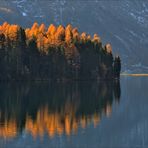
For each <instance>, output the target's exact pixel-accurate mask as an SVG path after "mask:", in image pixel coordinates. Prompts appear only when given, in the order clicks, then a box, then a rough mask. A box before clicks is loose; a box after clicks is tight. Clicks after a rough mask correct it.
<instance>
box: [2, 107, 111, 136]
mask: <svg viewBox="0 0 148 148" xmlns="http://www.w3.org/2000/svg"><path fill="white" fill-rule="evenodd" d="M103 110H104V109H103ZM111 112H112V106H111V105H109V104H108V105H107V106H106V108H105V113H106V116H107V117H109V116H111ZM100 120H101V116H100V114H98V113H94V114H93V115H92V116H85V115H83V116H79V117H76V116H75V113H74V112H73V111H71V112H69V114H65V113H57V112H55V113H50V112H49V111H48V108H47V107H45V108H42V109H39V110H38V112H37V116H36V120H35V121H34V120H33V119H32V118H31V117H30V116H28V115H26V122H25V131H26V132H28V133H30V134H31V135H32V136H33V137H34V138H36V137H37V136H40V137H43V136H44V134H45V133H48V135H49V137H53V136H54V135H56V134H58V135H62V134H64V133H65V134H66V135H67V136H69V135H71V134H76V133H77V131H78V127H81V128H83V129H85V128H86V127H87V126H88V125H89V124H91V123H93V124H94V127H96V126H97V125H98V124H99V123H100ZM18 132H19V129H18V128H17V121H16V120H15V119H10V120H9V121H7V120H5V122H4V124H3V125H2V124H1V125H0V137H3V138H14V137H16V136H17V134H18Z"/></svg>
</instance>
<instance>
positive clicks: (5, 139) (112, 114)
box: [0, 77, 148, 148]
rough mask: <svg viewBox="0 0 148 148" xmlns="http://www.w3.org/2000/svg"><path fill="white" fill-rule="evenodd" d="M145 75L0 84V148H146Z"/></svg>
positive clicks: (147, 79) (147, 81)
mask: <svg viewBox="0 0 148 148" xmlns="http://www.w3.org/2000/svg"><path fill="white" fill-rule="evenodd" d="M147 88H148V77H121V80H120V82H117V81H116V82H110V81H109V82H104V81H102V82H98V83H96V82H79V83H78V82H77V83H48V82H44V83H43V82H42V83H41V82H36V83H23V84H22V83H17V84H16V83H13V84H12V83H11V84H10V83H9V84H8V83H7V84H6V83H1V84H0V94H1V95H0V147H2V148H12V147H14V148H26V147H27V148H32V147H33V148H39V147H44V148H46V147H55V148H56V147H61V148H68V147H74V148H75V147H94V148H97V147H102V148H108V147H111V148H116V147H117V148H118V147H120V148H122V147H123V148H125V147H126V148H128V147H129V148H131V147H133V148H135V147H138V148H141V147H143V148H147V147H148V116H147V113H148V91H147Z"/></svg>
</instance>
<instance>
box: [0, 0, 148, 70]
mask: <svg viewBox="0 0 148 148" xmlns="http://www.w3.org/2000/svg"><path fill="white" fill-rule="evenodd" d="M4 21H8V22H9V23H17V24H20V25H22V26H24V27H30V26H31V25H32V23H33V22H34V21H37V22H39V23H42V22H43V23H45V24H47V25H49V24H50V23H54V24H56V25H59V24H63V25H66V24H68V23H71V24H72V25H73V26H77V27H78V28H79V29H80V31H81V32H83V31H85V32H88V33H90V34H93V33H95V32H97V33H98V34H99V35H100V36H101V38H102V41H103V44H105V43H107V42H110V43H111V44H112V46H113V50H114V53H115V54H116V53H117V54H119V55H120V56H121V58H122V65H123V69H122V71H128V72H148V59H147V55H148V1H147V0H0V23H2V22H4Z"/></svg>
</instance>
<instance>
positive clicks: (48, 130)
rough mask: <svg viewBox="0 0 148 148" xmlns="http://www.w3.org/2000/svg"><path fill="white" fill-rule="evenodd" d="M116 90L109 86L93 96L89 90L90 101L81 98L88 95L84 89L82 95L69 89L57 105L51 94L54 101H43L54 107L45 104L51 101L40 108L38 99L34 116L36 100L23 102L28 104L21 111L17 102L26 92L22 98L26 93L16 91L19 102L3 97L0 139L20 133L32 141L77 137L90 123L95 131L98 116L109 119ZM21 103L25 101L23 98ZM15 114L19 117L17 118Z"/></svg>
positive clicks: (21, 105)
mask: <svg viewBox="0 0 148 148" xmlns="http://www.w3.org/2000/svg"><path fill="white" fill-rule="evenodd" d="M103 85H104V84H103ZM118 85H119V84H118ZM101 86H102V85H101ZM88 87H89V86H88ZM118 87H119V86H116V87H115V89H113V88H112V85H111V86H103V88H104V89H102V90H101V89H100V90H99V93H96V94H95V93H94V92H96V91H93V92H92V93H91V92H90V93H91V95H90V98H85V97H87V96H88V95H89V92H88V94H86V95H87V96H85V95H84V94H85V93H87V92H86V91H84V90H85V89H84V90H83V91H82V92H79V91H75V89H74V91H73V90H72V92H71V93H69V91H68V94H67V95H66V97H67V98H66V99H65V100H62V102H61V104H59V106H58V105H57V104H58V103H59V101H60V100H57V102H56V103H55V102H54V101H55V98H56V97H55V95H53V96H54V97H55V98H53V99H49V98H48V99H47V100H52V101H53V102H54V105H52V106H51V107H49V105H50V104H52V103H53V102H50V103H49V102H48V103H47V102H45V103H43V104H44V105H43V104H42V105H41V103H40V100H42V101H41V102H43V99H39V100H38V101H39V106H37V110H36V111H35V115H33V114H34V113H33V112H34V108H33V107H34V104H35V103H36V101H37V99H36V100H34V102H33V100H32V101H30V102H27V103H31V104H30V105H29V104H27V103H26V106H25V108H24V110H22V111H21V109H22V108H23V106H24V103H23V102H22V101H23V100H21V99H22V98H23V97H24V96H26V97H27V98H28V97H29V95H30V93H28V91H27V93H28V94H29V95H26V94H27V93H26V91H25V95H24V94H23V95H21V93H18V91H19V92H20V90H18V88H17V89H16V90H17V93H16V94H17V95H18V96H19V97H20V98H21V99H19V97H18V96H17V97H16V96H15V95H14V98H17V99H16V100H13V98H11V99H9V97H6V98H7V99H8V100H7V99H6V100H4V99H3V100H2V101H4V104H7V105H6V106H4V105H2V106H0V138H4V139H11V138H15V137H17V136H18V135H19V134H21V132H22V131H25V132H27V133H29V134H31V135H32V137H33V138H36V137H38V136H39V137H40V138H42V137H43V136H44V135H45V134H48V136H49V137H50V138H52V137H54V136H55V135H59V136H61V135H62V134H66V135H67V136H70V135H72V134H77V132H78V130H79V129H80V128H82V129H86V128H87V126H89V125H90V124H93V125H94V128H95V127H97V126H98V125H99V123H100V121H101V118H102V116H104V115H105V116H106V117H110V116H111V113H112V104H113V102H112V101H113V98H114V100H115V102H119V97H120V89H119V88H118ZM100 88H101V87H100ZM111 88H112V89H113V90H114V92H112V91H113V90H110V89H111ZM93 89H94V90H96V87H94V88H93ZM25 90H26V89H25ZM33 90H36V89H31V94H32V92H34V93H37V92H38V91H33ZM66 90H67V89H66ZM21 92H24V91H22V89H21ZM65 92H66V91H65ZM118 93H119V94H118ZM64 94H65V93H64ZM70 94H71V95H70ZM36 95H38V94H36ZM83 95H84V96H83ZM70 96H72V97H71V98H72V99H71V98H70ZM91 96H93V97H94V98H93V99H92V98H91ZM98 96H99V97H98ZM45 97H46V96H45ZM48 97H49V94H48ZM59 97H60V96H59ZM64 97H65V95H64ZM83 97H84V98H83ZM20 100H21V101H20ZM29 100H30V99H29ZM47 100H46V101H47ZM0 101H1V100H0ZM11 101H14V102H11ZM15 101H16V102H15ZM19 101H20V102H19ZM24 101H26V100H25V99H24ZM85 101H86V102H85ZM6 102H7V103H6ZM1 103H2V102H1ZM90 103H92V104H90ZM28 106H29V107H28ZM32 108H33V109H32ZM31 109H32V110H31ZM22 112H23V113H22ZM28 112H30V113H28ZM19 113H21V114H20V115H19Z"/></svg>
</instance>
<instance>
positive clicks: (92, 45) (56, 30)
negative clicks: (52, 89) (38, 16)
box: [0, 22, 121, 80]
mask: <svg viewBox="0 0 148 148" xmlns="http://www.w3.org/2000/svg"><path fill="white" fill-rule="evenodd" d="M120 70H121V61H120V57H119V56H115V57H114V56H113V54H112V47H111V45H110V44H109V43H108V44H106V45H105V46H103V45H102V42H101V39H100V37H99V36H98V35H97V34H94V36H93V37H91V36H90V35H88V34H86V33H85V32H83V33H79V31H78V29H77V28H73V27H72V25H70V24H69V25H67V26H66V27H64V26H62V25H60V26H54V25H53V24H51V25H50V26H49V27H47V28H46V26H45V25H44V24H41V25H39V24H38V23H36V22H35V23H34V24H33V26H32V27H31V28H26V29H24V28H22V27H21V26H19V25H15V24H9V23H7V22H4V23H3V24H2V25H1V26H0V80H98V79H103V80H104V79H119V77H120Z"/></svg>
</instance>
